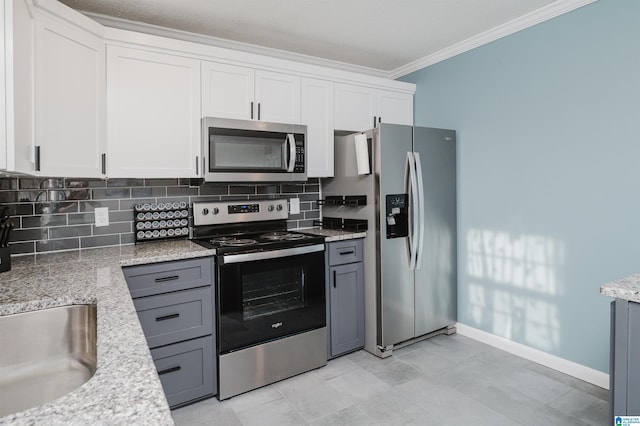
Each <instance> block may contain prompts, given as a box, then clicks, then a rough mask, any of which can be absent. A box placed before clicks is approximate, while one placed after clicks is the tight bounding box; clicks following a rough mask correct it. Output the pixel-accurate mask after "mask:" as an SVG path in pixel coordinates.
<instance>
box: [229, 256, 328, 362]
mask: <svg viewBox="0 0 640 426" xmlns="http://www.w3.org/2000/svg"><path fill="white" fill-rule="evenodd" d="M217 280H218V307H217V311H218V316H217V323H218V350H219V353H228V352H231V351H234V350H238V349H243V348H245V347H249V346H253V345H256V344H260V343H264V342H268V341H270V340H273V339H277V338H280V337H284V336H287V335H291V334H296V333H300V332H303V331H309V330H314V329H316V328H320V327H324V326H325V325H326V305H325V282H324V252H316V253H309V254H303V255H297V256H288V257H285V258H278V259H268V260H259V261H250V262H242V263H231V264H226V265H225V264H222V262H218V266H217Z"/></svg>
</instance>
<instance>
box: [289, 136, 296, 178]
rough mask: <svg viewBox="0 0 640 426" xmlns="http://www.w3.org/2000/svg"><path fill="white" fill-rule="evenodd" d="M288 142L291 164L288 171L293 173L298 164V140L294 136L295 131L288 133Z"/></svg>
mask: <svg viewBox="0 0 640 426" xmlns="http://www.w3.org/2000/svg"><path fill="white" fill-rule="evenodd" d="M287 144H288V146H289V165H288V167H287V171H288V172H289V173H291V172H293V168H294V167H295V165H296V140H295V138H294V137H293V133H287Z"/></svg>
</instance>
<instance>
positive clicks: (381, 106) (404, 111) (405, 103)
mask: <svg viewBox="0 0 640 426" xmlns="http://www.w3.org/2000/svg"><path fill="white" fill-rule="evenodd" d="M376 107H377V120H378V123H380V122H382V123H392V124H407V125H410V126H411V125H413V95H410V94H407V93H399V92H391V91H388V90H377V91H376Z"/></svg>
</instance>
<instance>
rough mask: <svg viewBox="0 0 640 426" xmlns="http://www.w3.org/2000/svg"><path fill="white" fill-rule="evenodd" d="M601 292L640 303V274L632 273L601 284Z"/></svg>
mask: <svg viewBox="0 0 640 426" xmlns="http://www.w3.org/2000/svg"><path fill="white" fill-rule="evenodd" d="M600 294H602V295H603V296H608V297H613V298H615V299H622V300H627V301H629V302H635V303H640V274H634V275H630V276H628V277H624V278H621V279H619V280H616V281H612V282H610V283H607V284H604V285H602V286H600Z"/></svg>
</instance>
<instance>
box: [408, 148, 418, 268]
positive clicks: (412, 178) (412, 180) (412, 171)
mask: <svg viewBox="0 0 640 426" xmlns="http://www.w3.org/2000/svg"><path fill="white" fill-rule="evenodd" d="M407 162H408V164H409V167H408V169H409V176H408V177H409V179H408V180H409V185H408V187H409V191H408V192H409V196H410V197H411V200H410V201H409V203H410V204H411V216H410V217H409V218H410V224H409V225H410V228H411V230H410V231H409V270H410V271H413V270H414V269H416V259H417V256H416V255H417V247H416V244H417V238H416V237H417V236H418V235H417V234H418V221H417V220H418V216H417V213H418V212H417V211H416V209H417V207H418V202H419V201H418V191H417V190H418V187H417V186H418V182H417V179H416V162H415V157H414V155H413V152H407Z"/></svg>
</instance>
